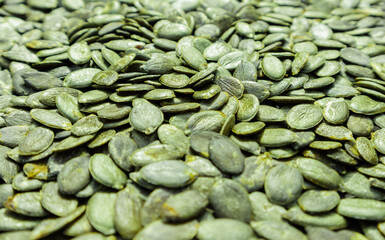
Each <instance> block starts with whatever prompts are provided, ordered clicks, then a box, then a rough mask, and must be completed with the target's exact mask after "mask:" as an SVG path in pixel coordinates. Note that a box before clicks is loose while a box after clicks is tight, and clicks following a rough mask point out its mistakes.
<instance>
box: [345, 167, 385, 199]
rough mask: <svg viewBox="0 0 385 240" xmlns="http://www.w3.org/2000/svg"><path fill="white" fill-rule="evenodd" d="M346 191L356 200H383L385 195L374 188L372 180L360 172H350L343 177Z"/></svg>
mask: <svg viewBox="0 0 385 240" xmlns="http://www.w3.org/2000/svg"><path fill="white" fill-rule="evenodd" d="M342 179H343V181H344V188H345V191H346V192H347V193H349V194H351V195H353V196H354V197H356V198H365V199H374V200H382V199H384V198H385V193H384V192H383V191H381V190H380V189H378V188H374V187H373V186H372V185H371V183H370V180H369V179H368V178H367V177H366V176H364V175H363V174H361V173H359V172H349V173H347V174H345V175H344V176H343V177H342Z"/></svg>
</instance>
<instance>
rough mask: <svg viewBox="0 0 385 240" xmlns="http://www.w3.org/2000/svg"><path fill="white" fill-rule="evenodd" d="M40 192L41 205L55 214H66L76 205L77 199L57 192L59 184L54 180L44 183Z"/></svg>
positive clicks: (60, 215)
mask: <svg viewBox="0 0 385 240" xmlns="http://www.w3.org/2000/svg"><path fill="white" fill-rule="evenodd" d="M41 193H42V198H41V205H42V206H43V207H44V208H45V209H46V210H48V211H49V212H51V213H53V214H55V215H56V216H59V217H63V216H66V215H68V214H70V213H71V212H72V211H74V210H75V209H76V208H77V206H78V201H77V200H76V199H75V198H71V197H66V196H63V195H62V194H61V193H60V192H59V186H58V184H57V183H56V182H49V183H46V184H44V185H43V187H42V190H41Z"/></svg>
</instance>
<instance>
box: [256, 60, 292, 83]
mask: <svg viewBox="0 0 385 240" xmlns="http://www.w3.org/2000/svg"><path fill="white" fill-rule="evenodd" d="M261 66H262V71H263V73H264V74H265V75H266V76H267V77H269V78H270V79H272V80H275V81H277V80H281V79H282V78H283V77H284V76H285V74H286V70H285V68H284V66H283V64H282V62H281V60H279V59H278V58H277V57H275V56H272V55H269V54H268V55H266V56H265V57H264V58H263V59H262V62H261Z"/></svg>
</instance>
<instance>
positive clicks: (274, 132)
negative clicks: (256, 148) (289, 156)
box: [257, 128, 296, 147]
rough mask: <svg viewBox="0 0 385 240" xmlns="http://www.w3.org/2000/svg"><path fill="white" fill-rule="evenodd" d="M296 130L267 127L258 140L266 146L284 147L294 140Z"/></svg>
mask: <svg viewBox="0 0 385 240" xmlns="http://www.w3.org/2000/svg"><path fill="white" fill-rule="evenodd" d="M295 138H296V135H295V133H294V132H292V131H290V130H288V129H284V128H265V129H264V130H263V131H262V133H260V134H259V136H258V138H257V141H258V142H259V143H260V144H261V145H263V146H266V147H284V146H286V145H289V144H291V143H293V142H294V140H295Z"/></svg>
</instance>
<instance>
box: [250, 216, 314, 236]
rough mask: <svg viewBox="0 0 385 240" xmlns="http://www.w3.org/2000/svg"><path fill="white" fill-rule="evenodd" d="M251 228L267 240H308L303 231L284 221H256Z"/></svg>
mask: <svg viewBox="0 0 385 240" xmlns="http://www.w3.org/2000/svg"><path fill="white" fill-rule="evenodd" d="M251 227H252V228H253V229H254V231H255V232H257V233H258V234H259V235H261V236H262V237H265V238H266V239H282V240H286V239H287V240H289V239H307V237H306V236H305V234H303V233H302V232H301V231H299V230H298V229H296V228H294V227H292V226H291V225H290V224H287V223H285V222H282V221H274V220H263V221H254V222H251Z"/></svg>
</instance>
